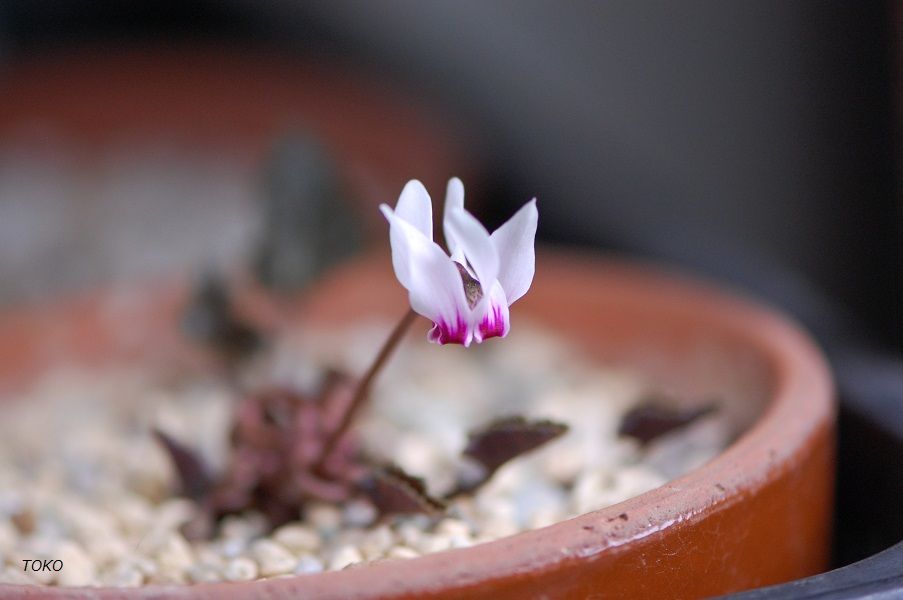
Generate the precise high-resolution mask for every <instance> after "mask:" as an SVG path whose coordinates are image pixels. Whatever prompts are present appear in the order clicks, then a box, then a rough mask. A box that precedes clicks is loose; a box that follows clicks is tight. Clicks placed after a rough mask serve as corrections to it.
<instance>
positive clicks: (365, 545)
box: [358, 525, 395, 560]
mask: <svg viewBox="0 0 903 600" xmlns="http://www.w3.org/2000/svg"><path fill="white" fill-rule="evenodd" d="M394 541H395V536H394V535H392V530H391V529H389V527H388V525H380V526H379V527H376V528H374V529H372V530H370V531H368V532H367V535H366V537H364V539H363V541H361V543H360V544H359V546H358V547H359V548H360V550H361V553H363V555H364V558H366V559H367V560H376V559H377V558H379V557H381V556H383V555H384V554H385V553H386V551H387V550H388V549H389V548H391V547H392V544H393V543H394Z"/></svg>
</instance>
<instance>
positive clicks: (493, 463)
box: [464, 417, 568, 478]
mask: <svg viewBox="0 0 903 600" xmlns="http://www.w3.org/2000/svg"><path fill="white" fill-rule="evenodd" d="M567 430H568V426H567V425H565V424H563V423H556V422H554V421H548V420H541V421H528V420H527V419H525V418H523V417H506V418H504V419H499V420H497V421H493V422H492V423H490V424H489V425H488V426H486V427H485V428H483V429H481V430H479V431H475V432H473V433H471V434H470V437H469V440H468V442H467V447H466V448H465V449H464V455H465V456H469V457H470V458H472V459H474V460H476V461H477V462H478V463H480V464H481V465H483V467H484V468H485V469H486V471H487V475H486V476H487V478H488V477H489V476H490V475H492V473H494V472H495V471H496V469H498V468H499V467H501V466H502V465H503V464H505V463H506V462H508V461H509V460H511V459H512V458H516V457H518V456H520V455H521V454H524V453H526V452H529V451H530V450H533V449H534V448H538V447H539V446H542V445H543V444H545V443H546V442H549V441H551V440H554V439H555V438H557V437H558V436H560V435H562V434H564V433H565V432H566V431H567Z"/></svg>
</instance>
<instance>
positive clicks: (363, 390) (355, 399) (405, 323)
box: [317, 309, 417, 467]
mask: <svg viewBox="0 0 903 600" xmlns="http://www.w3.org/2000/svg"><path fill="white" fill-rule="evenodd" d="M416 317H417V313H415V312H414V311H413V310H410V309H409V310H408V312H407V313H405V315H404V316H403V317H402V318H401V321H399V322H398V324H397V325H396V326H395V329H393V330H392V333H391V334H389V337H388V339H386V341H385V343H384V344H383V346H382V348H380V349H379V353H378V354H377V355H376V359H375V360H374V361H373V364H371V365H370V368H369V369H367V372H366V373H364V376H363V377H361V378H360V380H358V382H357V387H356V388H355V389H354V396H352V400H351V403H350V404H349V405H348V410H346V411H345V412H344V414H342V421H341V422H340V423H339V426H338V427H336V428H335V430H334V431H333V432H332V433H331V434H330V436H329V438H328V439H327V440H326V444H325V445H324V447H323V453H322V454H321V455H320V456H321V458H320V461H319V464H318V465H317V466H318V467H322V466H323V465H324V464H325V463H326V461H327V460H329V458H330V456H331V455H332V452H333V450H335V446H336V444H337V443H338V442H339V440H340V439H342V436H343V435H345V432H346V431H348V427H349V426H350V425H351V423H352V421H354V417H355V416H356V414H357V413H358V411H359V410H360V408H361V407H362V406H363V405H364V403H365V402H366V401H367V398H368V397H369V396H370V385H371V384H372V383H373V380H374V379H375V378H376V375H377V373H379V372H380V370H382V368H383V365H385V363H386V361H387V360H388V359H389V357H390V356H391V355H392V352H393V351H394V350H395V348H397V347H398V343H399V342H401V340H402V338H403V337H404V334H405V332H406V331H407V330H408V327H410V326H411V323H413V322H414V319H415V318H416Z"/></svg>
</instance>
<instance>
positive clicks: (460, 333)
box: [429, 314, 470, 346]
mask: <svg viewBox="0 0 903 600" xmlns="http://www.w3.org/2000/svg"><path fill="white" fill-rule="evenodd" d="M455 321H456V322H455V324H454V325H450V324H449V323H447V322H446V321H445V320H444V319H440V320H438V321H436V322H434V323H433V328H432V329H430V332H429V340H430V341H431V342H434V343H436V344H463V345H465V346H466V345H468V343H469V341H470V340H469V339H468V337H470V336H469V335H468V333H469V332H468V330H467V321H465V320H464V317H462V316H461V315H460V314H459V315H456V318H455Z"/></svg>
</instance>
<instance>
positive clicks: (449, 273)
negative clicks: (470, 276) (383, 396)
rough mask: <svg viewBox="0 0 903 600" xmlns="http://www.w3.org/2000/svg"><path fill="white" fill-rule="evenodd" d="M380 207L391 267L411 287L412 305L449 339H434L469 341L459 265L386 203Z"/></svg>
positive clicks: (466, 308) (465, 305)
mask: <svg viewBox="0 0 903 600" xmlns="http://www.w3.org/2000/svg"><path fill="white" fill-rule="evenodd" d="M380 210H381V211H382V213H383V215H385V217H386V219H387V220H388V221H389V241H390V243H391V246H392V266H393V267H394V268H395V275H396V277H398V281H400V282H401V285H403V286H404V287H405V288H406V289H407V290H408V297H409V299H410V302H411V308H413V309H414V311H415V312H417V313H418V314H420V315H423V316H424V317H426V318H427V319H430V320H431V321H433V322H434V323H435V324H436V325H437V326H440V327H444V329H445V338H447V339H446V340H442V339H437V340H435V341H439V342H440V343H446V342H447V341H454V342H458V343H463V344H465V345H467V344H469V343H470V340H471V337H472V336H471V334H470V333H469V329H470V328H469V327H467V326H466V325H467V323H468V322H469V320H470V318H469V317H470V312H471V311H470V308H469V307H468V305H467V299H466V297H465V296H464V286H463V284H462V282H461V275H460V273H459V272H458V268H457V267H456V266H455V265H454V263H453V262H452V261H451V259H450V258H449V257H448V256H447V255H446V254H445V252H444V251H443V250H442V248H440V247H439V245H438V244H436V243H435V242H433V241H432V240H430V239H428V238H427V237H426V236H425V235H424V234H423V233H422V232H421V231H420V230H418V229H417V228H416V227H414V226H413V225H411V224H410V223H408V222H407V221H406V220H404V219H402V218H401V217H400V216H399V215H398V214H397V213H395V212H393V211H392V209H391V208H390V207H389V206H387V205H385V204H383V205H382V206H380ZM431 339H433V336H432V333H431Z"/></svg>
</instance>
